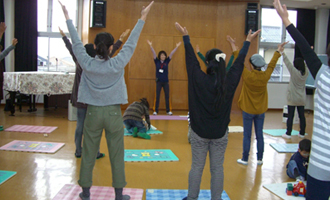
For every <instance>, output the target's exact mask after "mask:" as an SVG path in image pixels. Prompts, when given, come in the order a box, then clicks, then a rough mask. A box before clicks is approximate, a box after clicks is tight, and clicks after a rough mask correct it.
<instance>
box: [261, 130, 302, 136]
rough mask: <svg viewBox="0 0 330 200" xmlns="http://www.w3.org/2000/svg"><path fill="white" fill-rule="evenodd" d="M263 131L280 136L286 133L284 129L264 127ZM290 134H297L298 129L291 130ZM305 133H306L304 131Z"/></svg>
mask: <svg viewBox="0 0 330 200" xmlns="http://www.w3.org/2000/svg"><path fill="white" fill-rule="evenodd" d="M264 133H266V134H268V135H271V136H282V135H283V134H285V133H286V129H264ZM291 135H299V131H296V130H292V132H291ZM305 135H307V133H305Z"/></svg>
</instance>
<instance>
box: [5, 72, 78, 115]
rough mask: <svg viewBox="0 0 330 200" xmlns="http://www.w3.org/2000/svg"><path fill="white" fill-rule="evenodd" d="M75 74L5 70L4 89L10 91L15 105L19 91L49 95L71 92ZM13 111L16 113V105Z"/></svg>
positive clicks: (28, 93) (21, 92)
mask: <svg viewBox="0 0 330 200" xmlns="http://www.w3.org/2000/svg"><path fill="white" fill-rule="evenodd" d="M74 76H75V74H74V73H64V72H4V80H3V89H4V90H6V91H8V92H9V93H10V96H11V101H12V103H13V104H12V105H13V106H14V104H15V102H14V101H15V95H16V93H17V92H19V93H20V94H27V95H47V96H49V95H59V94H71V92H72V86H73V83H74ZM11 112H12V115H13V114H14V113H15V107H14V108H12V109H11Z"/></svg>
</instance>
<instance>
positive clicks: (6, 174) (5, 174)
mask: <svg viewBox="0 0 330 200" xmlns="http://www.w3.org/2000/svg"><path fill="white" fill-rule="evenodd" d="M16 173H17V172H13V171H2V170H0V185H1V184H2V183H4V182H5V181H6V180H8V179H10V178H11V177H12V176H14V175H15V174H16Z"/></svg>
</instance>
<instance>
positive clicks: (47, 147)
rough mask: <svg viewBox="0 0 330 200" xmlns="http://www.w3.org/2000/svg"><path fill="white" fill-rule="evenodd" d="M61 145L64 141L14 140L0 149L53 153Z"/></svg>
mask: <svg viewBox="0 0 330 200" xmlns="http://www.w3.org/2000/svg"><path fill="white" fill-rule="evenodd" d="M63 146H64V143H55V142H38V141H22V140H14V141H11V142H9V143H8V144H6V145H4V146H2V147H0V150H6V151H27V152H33V153H55V152H56V151H58V150H59V149H60V148H61V147H63Z"/></svg>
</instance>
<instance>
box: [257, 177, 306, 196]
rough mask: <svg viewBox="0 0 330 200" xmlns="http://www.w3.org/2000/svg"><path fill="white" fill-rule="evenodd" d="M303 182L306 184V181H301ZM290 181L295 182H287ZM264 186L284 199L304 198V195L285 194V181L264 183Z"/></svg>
mask: <svg viewBox="0 0 330 200" xmlns="http://www.w3.org/2000/svg"><path fill="white" fill-rule="evenodd" d="M303 182H304V184H305V185H306V181H303ZM289 183H292V185H294V184H296V182H289ZM263 187H264V188H266V189H267V190H269V191H270V192H271V193H273V194H275V195H276V196H278V197H280V198H282V199H284V200H300V199H305V197H300V196H298V197H295V196H288V195H287V194H286V190H285V189H286V187H287V183H274V184H266V185H263Z"/></svg>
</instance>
